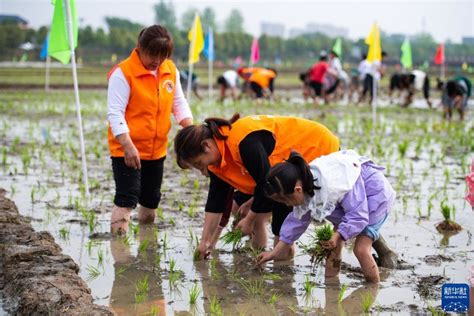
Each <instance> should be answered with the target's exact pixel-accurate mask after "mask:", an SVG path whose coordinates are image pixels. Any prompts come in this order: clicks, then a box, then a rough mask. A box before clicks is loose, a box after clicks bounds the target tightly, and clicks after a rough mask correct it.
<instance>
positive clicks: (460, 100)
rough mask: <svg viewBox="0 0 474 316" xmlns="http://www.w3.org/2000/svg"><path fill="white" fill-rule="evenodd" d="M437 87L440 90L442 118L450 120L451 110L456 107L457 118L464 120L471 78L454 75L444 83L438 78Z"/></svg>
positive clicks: (469, 94)
mask: <svg viewBox="0 0 474 316" xmlns="http://www.w3.org/2000/svg"><path fill="white" fill-rule="evenodd" d="M438 89H441V90H442V97H441V104H442V106H443V111H444V118H445V119H447V120H449V121H451V118H452V116H453V110H454V109H456V110H457V111H458V113H459V119H460V120H461V121H462V120H464V114H465V112H466V108H467V103H468V100H469V97H470V96H471V90H472V83H471V80H469V79H468V78H466V77H463V76H458V77H455V78H453V79H451V80H449V81H448V82H446V84H443V83H442V82H441V81H439V80H438Z"/></svg>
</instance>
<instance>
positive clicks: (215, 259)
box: [209, 257, 221, 280]
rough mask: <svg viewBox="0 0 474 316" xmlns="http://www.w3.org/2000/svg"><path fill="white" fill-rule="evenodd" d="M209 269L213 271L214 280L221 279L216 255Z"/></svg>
mask: <svg viewBox="0 0 474 316" xmlns="http://www.w3.org/2000/svg"><path fill="white" fill-rule="evenodd" d="M209 269H210V271H211V278H212V279H213V280H219V279H220V278H221V275H220V273H219V271H217V258H216V257H212V259H211V261H210V264H209Z"/></svg>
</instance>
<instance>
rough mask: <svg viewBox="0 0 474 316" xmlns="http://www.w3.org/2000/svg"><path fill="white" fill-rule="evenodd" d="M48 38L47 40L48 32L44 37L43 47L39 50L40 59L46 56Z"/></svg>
mask: <svg viewBox="0 0 474 316" xmlns="http://www.w3.org/2000/svg"><path fill="white" fill-rule="evenodd" d="M48 40H49V33H48V34H47V35H46V37H45V38H44V42H43V47H42V48H41V52H40V59H41V60H45V59H46V57H48Z"/></svg>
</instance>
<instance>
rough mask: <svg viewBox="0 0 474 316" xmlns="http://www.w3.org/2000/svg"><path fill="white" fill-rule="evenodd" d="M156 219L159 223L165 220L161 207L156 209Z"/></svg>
mask: <svg viewBox="0 0 474 316" xmlns="http://www.w3.org/2000/svg"><path fill="white" fill-rule="evenodd" d="M156 217H158V219H159V220H161V221H164V220H165V215H164V214H163V208H162V207H161V206H158V208H157V209H156Z"/></svg>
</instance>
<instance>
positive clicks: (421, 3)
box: [0, 0, 474, 42]
mask: <svg viewBox="0 0 474 316" xmlns="http://www.w3.org/2000/svg"><path fill="white" fill-rule="evenodd" d="M50 3H51V1H50V0H0V13H1V14H17V15H20V16H21V17H23V18H25V19H26V20H28V22H29V23H30V25H32V26H33V27H38V26H42V25H49V23H50V21H51V17H52V13H53V7H52V6H51V5H50ZM155 3H158V0H137V1H133V0H127V1H124V0H76V6H77V11H78V15H79V18H80V20H81V22H80V25H81V26H85V25H91V26H93V27H98V26H104V25H105V22H104V17H105V16H117V17H122V18H127V19H129V20H132V21H134V22H139V23H141V24H144V25H148V24H152V23H153V20H154V12H153V5H154V4H155ZM173 4H174V6H175V10H176V13H177V18H178V23H180V20H181V15H182V14H183V12H184V11H185V10H186V9H188V8H191V7H194V8H197V9H203V8H204V7H206V6H210V7H212V8H214V10H215V12H216V15H217V21H218V23H222V22H223V21H224V20H225V18H226V17H227V16H228V15H229V12H230V10H231V9H233V8H236V9H239V10H240V11H241V12H242V14H243V16H244V19H245V29H246V31H248V32H249V33H252V34H253V35H256V36H258V35H260V23H261V22H262V21H265V22H276V23H282V24H285V26H286V30H287V32H288V30H289V29H290V28H294V27H297V28H303V27H305V25H306V24H307V23H330V24H333V25H334V26H340V27H345V28H347V29H349V37H351V38H353V39H356V38H360V37H365V35H367V33H368V31H369V29H370V25H371V24H372V22H373V21H377V22H378V23H379V24H380V27H381V28H382V30H384V31H386V32H388V33H403V34H407V35H413V34H416V33H418V32H420V31H423V30H424V31H427V32H428V33H431V34H432V35H433V37H434V38H435V39H436V40H437V41H445V40H448V39H451V40H452V41H454V42H460V41H461V37H463V36H474V0H460V1H458V0H440V1H432V0H431V1H426V0H414V1H408V0H397V1H387V0H377V1H375V0H369V1H367V0H365V1H355V0H345V1H341V0H332V1H330V0H324V1H321V0H312V1H301V0H300V1H290V0H286V1H274V0H273V1H264V0H252V1H250V0H244V1H224V0H214V1H178V0H174V1H173Z"/></svg>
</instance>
